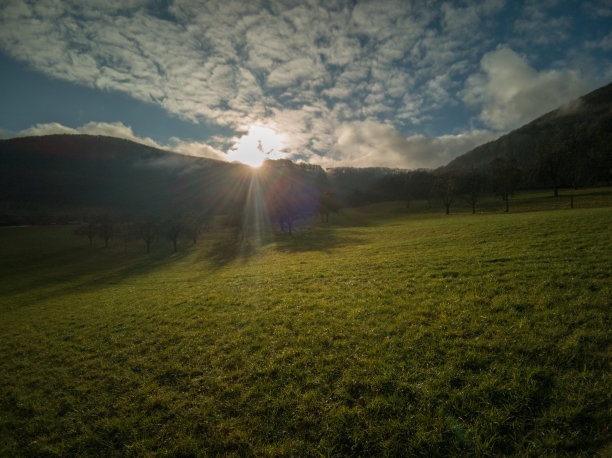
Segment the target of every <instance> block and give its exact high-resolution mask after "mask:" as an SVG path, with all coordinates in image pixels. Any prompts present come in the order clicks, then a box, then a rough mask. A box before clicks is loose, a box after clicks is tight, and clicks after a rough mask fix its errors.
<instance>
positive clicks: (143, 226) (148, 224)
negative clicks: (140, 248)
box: [137, 217, 158, 253]
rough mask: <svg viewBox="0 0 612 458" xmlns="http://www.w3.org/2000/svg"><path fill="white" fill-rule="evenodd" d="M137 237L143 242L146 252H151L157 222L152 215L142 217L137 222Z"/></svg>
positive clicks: (155, 236)
mask: <svg viewBox="0 0 612 458" xmlns="http://www.w3.org/2000/svg"><path fill="white" fill-rule="evenodd" d="M137 231H138V235H139V237H140V238H141V239H142V241H143V242H144V243H145V245H146V248H147V253H150V252H151V245H152V244H153V242H154V241H155V239H156V238H157V233H158V224H157V221H156V220H155V219H154V218H153V217H146V218H142V219H141V220H140V221H139V222H138V224H137Z"/></svg>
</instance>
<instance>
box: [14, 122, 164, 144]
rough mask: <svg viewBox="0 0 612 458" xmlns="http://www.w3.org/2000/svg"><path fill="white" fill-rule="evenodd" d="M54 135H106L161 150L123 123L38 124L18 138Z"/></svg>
mask: <svg viewBox="0 0 612 458" xmlns="http://www.w3.org/2000/svg"><path fill="white" fill-rule="evenodd" d="M54 134H70V135H77V134H83V135H104V136H108V137H117V138H124V139H126V140H131V141H133V142H136V143H141V144H143V145H147V146H152V147H154V148H161V149H163V148H164V147H162V146H161V145H159V144H158V143H157V142H155V141H154V140H153V139H151V138H149V137H144V138H143V137H138V136H136V135H135V134H134V132H133V131H132V128H131V127H129V126H126V125H124V124H123V123H121V122H111V123H109V122H89V123H87V124H84V125H83V126H80V127H76V128H72V127H67V126H64V125H62V124H60V123H57V122H52V123H47V124H36V125H35V126H32V127H29V128H27V129H25V130H22V131H20V132H19V133H18V134H17V135H16V136H17V137H29V136H36V135H54Z"/></svg>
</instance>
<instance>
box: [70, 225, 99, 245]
mask: <svg viewBox="0 0 612 458" xmlns="http://www.w3.org/2000/svg"><path fill="white" fill-rule="evenodd" d="M74 232H75V234H77V235H84V236H86V237H87V238H88V239H89V247H90V248H92V247H93V241H94V238H95V237H96V235H97V234H98V222H97V221H96V220H94V219H91V220H88V221H85V222H83V223H81V224H79V227H77V228H76V230H75V231H74Z"/></svg>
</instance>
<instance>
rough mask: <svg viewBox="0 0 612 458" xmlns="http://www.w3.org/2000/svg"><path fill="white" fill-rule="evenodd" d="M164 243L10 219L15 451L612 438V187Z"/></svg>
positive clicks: (443, 448) (2, 263) (1, 363)
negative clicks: (149, 247)
mask: <svg viewBox="0 0 612 458" xmlns="http://www.w3.org/2000/svg"><path fill="white" fill-rule="evenodd" d="M575 204H576V205H575V208H574V209H569V205H568V200H567V196H565V197H564V198H559V199H553V198H552V197H549V196H548V193H545V192H542V193H530V194H524V195H517V196H516V197H514V198H513V200H512V202H511V205H510V213H509V214H505V213H504V212H503V206H501V205H500V203H499V202H498V201H497V200H495V199H493V198H491V199H490V200H485V201H483V203H482V208H483V209H485V210H488V211H487V212H482V213H478V214H476V215H472V214H470V210H469V208H468V207H467V205H463V206H461V205H457V206H456V208H453V209H451V215H449V216H446V215H444V214H443V213H442V211H441V210H440V209H439V208H438V209H429V208H428V206H427V203H425V202H413V203H412V204H411V208H409V209H407V208H406V206H405V204H403V203H383V204H377V205H372V206H367V207H361V208H356V209H346V210H344V211H343V213H342V214H340V215H332V218H331V221H330V223H328V224H323V223H320V222H317V223H315V224H313V225H311V226H308V227H302V228H299V229H297V230H296V231H294V234H293V236H289V235H287V234H282V233H278V232H276V231H273V230H270V229H267V230H266V231H265V232H264V233H263V234H261V236H260V237H256V236H254V235H250V236H249V237H247V238H244V239H243V238H241V237H240V236H238V235H237V234H236V232H235V231H234V230H233V229H229V228H224V227H222V226H213V228H212V229H211V230H210V232H207V233H205V234H203V236H202V237H201V239H200V240H199V241H198V244H197V245H195V246H194V245H192V244H191V243H190V242H188V241H187V240H184V241H182V242H181V244H180V246H179V251H178V252H177V253H172V248H171V246H170V244H169V243H168V242H165V241H162V240H159V241H157V242H156V245H155V247H154V250H153V252H152V253H150V254H149V255H146V254H145V253H144V244H143V243H142V242H139V241H133V242H131V243H130V245H129V246H128V247H127V248H128V249H127V251H125V250H124V246H123V244H122V243H121V242H119V241H116V242H114V243H113V245H112V246H111V247H110V248H108V249H104V248H103V245H102V242H100V241H98V242H97V243H96V245H95V246H94V247H93V248H90V247H89V243H88V241H87V240H86V239H84V238H79V237H77V236H75V235H74V234H73V232H74V228H73V227H63V226H48V227H4V228H0V314H1V319H0V354H1V355H2V358H0V455H2V456H21V455H37V456H54V455H63V456H65V455H79V456H87V455H89V456H108V455H122V456H141V455H159V456H164V455H171V456H202V455H226V456H227V455H230V456H231V455H240V456H243V455H258V456H279V455H304V456H347V455H353V456H356V455H361V456H365V455H383V456H384V455H391V456H398V455H404V456H406V455H408V456H410V455H425V456H436V455H437V456H457V455H459V456H499V455H506V456H507V455H516V456H563V455H568V456H597V455H601V456H605V455H607V454H610V453H612V448H611V445H610V444H611V441H612V429H611V428H612V390H611V389H610V387H612V372H611V362H612V333H611V332H610V329H612V313H611V312H612V308H611V307H612V300H611V299H612V281H611V278H612V191H611V190H609V189H608V190H603V191H601V190H582V191H580V192H576V199H575Z"/></svg>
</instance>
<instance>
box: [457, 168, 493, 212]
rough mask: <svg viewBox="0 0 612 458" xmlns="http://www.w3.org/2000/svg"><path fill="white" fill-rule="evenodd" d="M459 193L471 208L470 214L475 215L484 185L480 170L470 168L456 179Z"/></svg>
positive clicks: (483, 176)
mask: <svg viewBox="0 0 612 458" xmlns="http://www.w3.org/2000/svg"><path fill="white" fill-rule="evenodd" d="M458 181H459V192H460V194H461V195H462V196H463V198H464V199H465V201H466V202H467V203H468V204H469V205H470V207H471V208H472V214H475V213H476V204H477V203H478V201H479V199H480V196H481V195H482V192H483V191H484V189H485V185H486V176H485V174H484V173H483V172H481V171H480V170H477V169H474V168H472V169H471V170H469V171H468V172H465V173H463V174H462V175H460V176H459V177H458Z"/></svg>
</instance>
